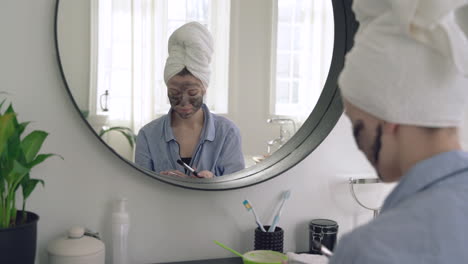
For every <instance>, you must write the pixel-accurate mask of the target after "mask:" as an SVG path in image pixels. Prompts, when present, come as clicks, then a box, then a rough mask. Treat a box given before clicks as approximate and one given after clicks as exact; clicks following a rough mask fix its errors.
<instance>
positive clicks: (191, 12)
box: [90, 0, 230, 131]
mask: <svg viewBox="0 0 468 264" xmlns="http://www.w3.org/2000/svg"><path fill="white" fill-rule="evenodd" d="M91 19H92V21H91V25H92V29H91V36H92V37H91V39H92V44H91V58H92V59H91V64H92V65H91V87H92V88H91V92H90V102H91V106H90V110H91V111H93V112H94V113H96V114H108V115H109V119H110V121H111V122H113V123H114V124H120V125H127V126H129V127H132V128H133V129H134V130H135V131H138V130H139V129H140V128H141V127H142V126H143V125H145V124H146V123H148V122H150V121H151V120H153V119H155V118H156V117H157V116H159V115H162V114H165V113H167V111H168V110H169V108H170V105H169V102H168V99H167V89H166V85H165V83H164V65H165V62H166V58H167V41H168V39H169V36H170V35H171V34H172V32H173V31H174V30H175V29H176V28H178V27H180V26H181V25H183V24H185V23H186V22H190V21H198V22H200V23H202V24H204V25H206V26H207V27H208V29H209V30H210V32H211V33H212V34H213V38H214V42H215V54H214V57H213V61H212V76H211V81H210V87H208V91H209V92H208V93H207V97H206V103H207V105H208V107H209V108H210V109H211V110H212V111H213V112H218V113H226V112H227V109H228V108H227V102H228V99H227V94H228V91H227V89H228V70H229V69H228V65H229V61H228V60H229V58H228V56H229V26H230V25H229V21H230V0H92V17H91ZM106 94H107V95H106ZM106 105H107V109H108V111H106V110H105V109H104V108H105V106H106ZM101 106H102V107H101Z"/></svg>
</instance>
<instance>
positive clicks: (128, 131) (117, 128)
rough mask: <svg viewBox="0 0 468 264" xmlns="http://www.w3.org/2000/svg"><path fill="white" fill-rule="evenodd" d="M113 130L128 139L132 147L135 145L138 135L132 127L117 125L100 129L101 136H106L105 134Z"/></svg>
mask: <svg viewBox="0 0 468 264" xmlns="http://www.w3.org/2000/svg"><path fill="white" fill-rule="evenodd" d="M111 131H117V132H120V133H121V134H122V135H123V136H124V137H125V138H126V139H127V142H128V144H129V145H130V147H131V148H133V146H135V144H136V138H137V136H136V135H135V133H133V130H132V129H131V128H129V127H123V126H115V127H110V128H106V129H101V131H99V136H100V137H102V136H104V134H106V133H108V132H111Z"/></svg>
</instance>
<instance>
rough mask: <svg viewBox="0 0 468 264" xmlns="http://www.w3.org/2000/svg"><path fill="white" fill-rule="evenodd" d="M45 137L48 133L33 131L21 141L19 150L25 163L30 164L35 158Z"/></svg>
mask: <svg viewBox="0 0 468 264" xmlns="http://www.w3.org/2000/svg"><path fill="white" fill-rule="evenodd" d="M47 135H48V133H47V132H45V131H41V130H35V131H33V132H31V133H30V134H29V135H27V136H26V137H25V138H24V139H23V140H22V141H21V149H22V150H23V153H24V158H25V159H26V163H30V162H31V161H32V160H33V159H34V157H36V155H37V153H38V152H39V150H40V149H41V146H42V143H43V142H44V140H45V139H46V137H47Z"/></svg>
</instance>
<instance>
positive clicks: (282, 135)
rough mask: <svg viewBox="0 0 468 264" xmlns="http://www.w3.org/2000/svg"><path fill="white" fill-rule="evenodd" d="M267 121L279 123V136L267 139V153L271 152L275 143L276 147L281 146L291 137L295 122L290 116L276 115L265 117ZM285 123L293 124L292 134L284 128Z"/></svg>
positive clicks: (294, 131)
mask: <svg viewBox="0 0 468 264" xmlns="http://www.w3.org/2000/svg"><path fill="white" fill-rule="evenodd" d="M267 123H269V124H272V123H276V124H279V125H280V135H279V137H277V138H275V139H272V140H269V141H267V153H268V154H271V150H272V147H273V146H275V145H277V146H278V147H277V148H280V147H281V146H283V145H284V143H286V142H287V141H288V140H289V138H291V135H292V134H294V133H296V123H295V122H294V120H292V119H290V118H278V117H274V118H269V119H267ZM285 124H292V126H293V133H292V134H291V133H290V132H289V131H288V130H287V129H286V128H285V126H284V125H285Z"/></svg>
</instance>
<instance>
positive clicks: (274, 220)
mask: <svg viewBox="0 0 468 264" xmlns="http://www.w3.org/2000/svg"><path fill="white" fill-rule="evenodd" d="M289 196H291V191H290V190H287V191H286V192H284V193H283V199H282V200H281V205H280V207H279V210H278V213H277V214H276V215H275V218H274V219H273V223H272V224H271V226H270V228H268V232H274V231H275V229H276V226H277V225H278V222H279V219H280V216H281V211H283V206H284V202H286V200H287V199H288V198H289Z"/></svg>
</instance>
